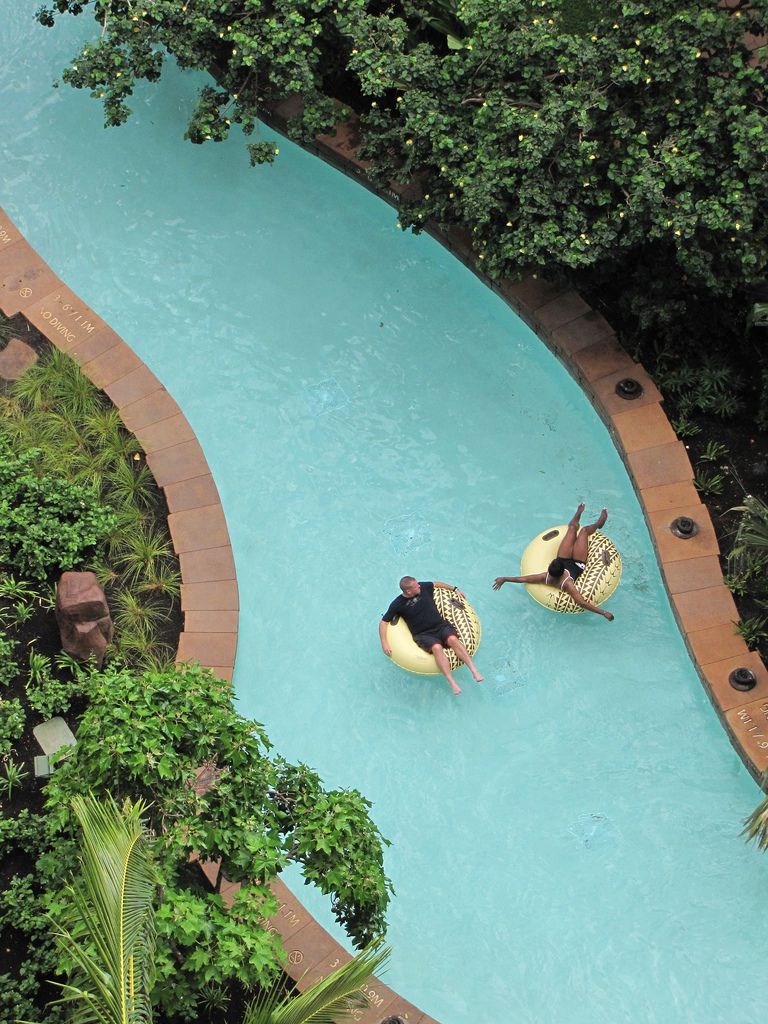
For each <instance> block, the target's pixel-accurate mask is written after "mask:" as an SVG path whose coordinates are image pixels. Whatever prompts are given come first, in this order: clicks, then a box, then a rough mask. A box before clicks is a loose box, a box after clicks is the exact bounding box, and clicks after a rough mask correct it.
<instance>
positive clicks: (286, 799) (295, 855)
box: [46, 666, 391, 1018]
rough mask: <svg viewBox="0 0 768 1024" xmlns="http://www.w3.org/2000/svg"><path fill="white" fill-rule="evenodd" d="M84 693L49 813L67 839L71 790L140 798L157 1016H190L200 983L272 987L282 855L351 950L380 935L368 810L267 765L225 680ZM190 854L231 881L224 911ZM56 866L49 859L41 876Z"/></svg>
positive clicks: (376, 856)
mask: <svg viewBox="0 0 768 1024" xmlns="http://www.w3.org/2000/svg"><path fill="white" fill-rule="evenodd" d="M84 688H85V690H86V692H88V694H89V701H90V703H89V706H88V709H87V710H86V712H85V714H84V716H83V718H82V720H81V722H80V725H79V728H78V737H77V739H78V742H77V745H76V747H74V748H73V749H72V750H71V751H70V753H69V755H68V757H67V758H66V759H65V760H63V761H62V762H61V763H60V764H58V765H57V767H56V770H55V772H54V773H53V775H52V777H51V779H50V781H49V783H48V786H47V789H46V793H47V798H48V800H47V806H48V809H49V811H50V816H51V821H52V824H53V826H54V827H56V828H58V829H60V830H61V831H62V832H63V833H65V834H66V833H67V831H68V830H70V829H71V815H70V810H69V808H70V804H71V800H72V798H73V797H74V796H78V795H80V796H85V795H86V794H87V793H88V792H89V791H91V790H92V791H93V792H94V793H96V794H101V793H105V792H110V793H113V794H114V795H115V797H116V799H118V800H122V799H124V798H125V797H131V798H132V799H136V798H140V799H142V800H145V801H147V802H148V803H150V804H151V807H150V809H149V810H148V816H149V822H150V825H151V827H152V829H153V830H154V831H155V833H156V834H157V836H158V842H157V844H156V847H155V857H156V860H157V864H158V869H159V870H160V872H161V874H162V877H163V902H162V903H161V904H160V906H159V908H158V911H157V915H156V928H157V932H158V937H159V939H160V940H161V941H159V942H158V952H157V957H156V965H155V966H156V973H157V978H158V984H157V986H156V989H155V996H156V998H157V1000H158V1002H159V1003H160V1004H161V1005H162V1007H163V1008H164V1009H165V1010H166V1011H168V1012H170V1013H175V1014H181V1015H184V1016H186V1017H188V1018H191V1017H192V1016H194V1014H195V1013H196V1008H197V1005H198V1002H199V1001H200V999H201V998H202V994H203V991H204V989H205V987H206V986H221V985H224V986H225V985H227V984H228V983H229V982H231V981H232V980H238V981H239V982H241V983H242V984H244V985H246V986H254V985H262V986H268V985H269V984H270V983H271V981H272V980H273V978H274V977H275V975H276V972H277V971H278V969H279V964H280V963H281V956H282V951H281V947H280V940H279V938H278V937H277V936H276V935H275V933H274V932H272V931H271V930H269V928H268V918H269V917H270V916H271V915H272V914H274V913H276V911H277V901H276V899H275V897H274V896H273V895H272V894H271V891H270V889H269V886H268V883H269V881H270V880H271V879H273V878H274V877H275V876H276V875H277V874H278V873H279V872H280V871H281V870H282V869H283V868H284V867H285V865H286V864H287V863H288V862H289V861H291V860H293V861H297V862H299V863H302V864H303V865H304V866H305V872H306V874H307V877H308V878H309V879H310V880H311V881H313V882H314V883H315V884H316V885H318V886H319V887H320V889H321V890H322V891H323V892H325V893H327V894H329V895H330V896H331V899H332V905H333V908H334V912H335V914H336V916H337V918H338V919H339V920H340V921H341V922H342V923H344V924H345V926H346V927H347V929H348V931H349V933H350V934H351V935H352V937H353V939H354V941H355V942H356V944H358V945H359V946H362V945H365V944H367V943H368V942H369V941H370V940H371V939H372V938H374V937H376V936H378V935H381V934H382V933H383V931H384V928H385V917H384V915H385V911H386V907H387V904H388V901H389V896H390V892H391V885H390V882H389V880H388V879H387V877H386V875H385V874H384V871H383V855H382V845H383V843H384V842H385V840H384V839H383V838H382V836H381V835H380V833H379V831H378V829H377V828H376V827H375V825H374V824H373V823H372V822H371V820H370V818H369V816H368V809H369V807H370V804H369V803H368V802H367V801H366V800H364V799H363V797H361V796H360V794H359V793H356V792H355V791H326V790H324V789H323V787H322V785H321V784H320V780H319V779H318V777H317V775H316V774H315V773H314V772H311V771H310V770H309V769H308V768H306V767H305V766H301V765H300V766H292V765H289V764H287V763H286V762H284V761H283V760H282V759H281V758H278V757H270V756H269V749H270V744H269V740H268V739H267V737H266V734H265V733H264V730H263V729H262V727H261V726H260V725H258V724H257V723H254V722H250V721H248V720H246V719H244V718H242V717H241V716H240V715H238V714H236V713H235V712H234V710H233V709H232V705H231V695H230V690H229V686H228V684H227V683H225V682H223V681H222V680H220V679H216V678H215V677H214V676H213V674H212V673H210V672H209V671H206V670H203V669H201V668H199V667H198V666H184V667H183V668H180V669H173V668H169V669H165V670H162V671H157V672H145V673H143V674H142V675H136V674H134V673H132V672H130V671H128V670H126V669H122V668H110V669H109V670H107V671H106V672H104V673H99V672H96V671H92V672H91V674H90V676H89V678H87V679H86V680H85V681H84ZM201 769H202V771H201ZM197 857H199V858H200V859H201V860H205V859H210V860H214V861H220V862H221V875H220V877H226V878H227V879H229V880H231V881H235V882H240V883H242V884H241V887H240V889H239V891H238V893H237V895H236V896H235V899H234V904H233V906H232V907H231V909H230V910H228V909H227V907H226V906H225V904H224V901H223V900H222V897H221V895H220V893H219V892H218V891H214V892H210V891H209V890H208V888H207V887H206V886H205V885H204V883H203V881H202V875H201V873H200V872H199V871H198V870H197V868H195V867H194V866H190V860H191V859H195V858H197ZM66 860H67V857H66V854H64V853H62V852H61V851H59V853H58V857H57V861H56V864H50V869H51V870H52V871H54V872H59V871H60V870H61V868H60V865H61V863H62V862H66Z"/></svg>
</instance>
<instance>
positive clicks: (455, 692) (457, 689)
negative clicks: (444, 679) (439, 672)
mask: <svg viewBox="0 0 768 1024" xmlns="http://www.w3.org/2000/svg"><path fill="white" fill-rule="evenodd" d="M449 682H450V680H449ZM451 689H452V690H453V696H454V697H458V696H459V694H460V693H461V687H460V686H457V685H456V683H451Z"/></svg>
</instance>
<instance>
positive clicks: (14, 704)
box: [0, 698, 27, 757]
mask: <svg viewBox="0 0 768 1024" xmlns="http://www.w3.org/2000/svg"><path fill="white" fill-rule="evenodd" d="M26 717H27V716H26V715H25V714H24V708H23V707H22V706H21V701H19V700H17V699H16V698H14V699H13V700H2V698H0V757H4V756H5V755H6V754H10V752H11V751H12V750H13V745H14V743H15V742H16V740H17V739H19V737H20V736H21V735H22V733H23V732H24V722H25V721H26Z"/></svg>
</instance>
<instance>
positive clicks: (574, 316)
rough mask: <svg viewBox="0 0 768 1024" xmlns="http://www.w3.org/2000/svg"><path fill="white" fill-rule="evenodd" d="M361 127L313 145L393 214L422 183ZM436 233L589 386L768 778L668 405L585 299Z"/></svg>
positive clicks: (740, 733)
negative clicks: (377, 152)
mask: <svg viewBox="0 0 768 1024" xmlns="http://www.w3.org/2000/svg"><path fill="white" fill-rule="evenodd" d="M300 105H301V98H300V97H298V96H291V97H289V98H287V99H286V100H283V101H282V102H280V103H277V104H274V105H273V106H272V107H271V108H270V109H268V110H266V111H265V112H263V114H262V116H263V118H264V120H265V121H266V122H267V123H268V124H269V125H270V126H271V127H272V128H274V129H275V130H277V131H280V132H283V133H284V134H286V133H287V131H286V129H287V122H288V120H289V118H290V117H291V116H292V115H294V114H295V113H296V112H297V110H298V109H299V107H300ZM359 141H360V138H359V132H358V128H357V119H356V117H354V116H353V117H352V118H350V119H349V120H347V121H345V122H342V123H340V124H338V125H337V126H336V130H335V133H334V134H333V135H321V136H318V138H317V139H316V140H314V142H311V143H309V144H307V146H306V147H305V148H306V149H308V150H309V151H310V152H312V153H315V154H316V155H317V156H320V157H322V158H323V159H324V160H326V161H327V162H328V163H330V164H332V165H333V166H334V167H336V168H338V169H339V170H341V171H343V172H344V173H345V174H347V175H348V176H349V177H351V178H354V179H355V180H357V181H358V182H360V184H362V185H364V186H365V187H366V188H368V189H369V190H370V191H372V192H374V193H375V194H376V195H378V196H379V197H380V198H382V199H384V200H385V201H387V202H388V203H390V204H392V205H396V204H397V202H398V200H399V199H401V198H403V197H407V198H409V199H416V198H418V197H419V196H420V194H421V192H420V187H419V184H418V182H417V181H414V182H411V183H410V184H409V185H399V184H397V183H391V185H390V188H388V189H379V188H376V186H374V185H372V184H371V182H370V181H369V180H368V179H367V177H366V174H365V170H366V167H367V166H368V165H367V164H366V162H365V161H363V160H360V159H359V157H358V156H357V147H358V144H359ZM425 230H426V231H427V232H428V233H429V234H430V235H432V237H433V238H435V239H436V240H437V241H439V242H441V243H442V244H443V245H444V246H446V248H448V249H449V250H450V251H451V252H452V253H453V254H454V255H455V256H456V257H457V258H458V259H460V260H461V261H462V262H463V263H464V264H466V266H467V267H468V268H469V269H470V270H471V271H472V272H473V273H474V274H476V275H477V276H478V277H479V278H480V279H481V280H482V281H483V283H484V284H486V285H487V286H488V287H489V288H491V289H492V290H493V291H494V292H496V293H497V295H499V296H500V297H501V298H502V299H504V301H505V302H506V303H507V304H508V305H510V306H511V307H512V308H513V309H514V310H515V312H516V313H517V314H518V315H519V316H520V317H521V318H522V319H523V320H525V322H526V323H527V324H528V325H529V326H530V327H531V328H532V330H533V331H534V332H535V333H536V334H537V335H538V336H539V338H541V340H542V341H543V342H544V343H545V344H546V345H547V346H548V347H549V348H550V349H551V351H552V352H553V353H554V354H555V355H556V356H557V357H558V358H559V359H560V361H561V362H562V363H563V365H564V366H565V368H566V369H567V370H568V371H569V373H570V374H571V376H572V377H574V378H575V380H576V381H577V382H578V383H579V384H580V385H581V387H582V389H583V390H584V391H585V393H586V394H587V396H588V398H589V399H590V401H591V402H592V404H593V406H594V407H595V410H596V411H597V413H598V415H599V416H600V418H601V419H602V420H603V422H604V423H605V425H606V426H607V428H608V431H609V433H610V435H611V437H612V438H613V441H614V444H615V445H616V448H617V450H618V452H619V454H620V455H621V457H622V459H623V461H624V464H625V466H626V467H627V472H628V473H629V477H630V480H631V481H632V484H633V486H634V488H635V491H636V493H637V496H638V499H639V501H640V505H641V507H642V509H643V512H644V514H645V519H646V522H647V524H648V529H649V531H650V534H651V538H652V540H653V544H654V548H655V550H656V558H657V560H658V563H659V567H660V569H661V572H662V576H663V578H664V582H665V585H666V588H667V593H668V596H669V600H670V603H671V605H672V610H673V612H674V614H675V618H676V619H677V623H678V625H679V627H680V631H681V632H682V634H683V638H684V639H685V642H686V645H687V647H688V650H689V652H690V655H691V658H692V660H693V662H694V665H695V666H696V668H697V670H698V673H699V677H700V678H701V681H702V683H703V684H704V688H705V689H706V691H707V693H708V695H709V697H710V700H711V701H712V704H713V705H714V708H715V710H716V712H717V714H718V716H719V718H720V721H721V722H722V724H723V726H724V727H725V729H726V732H727V734H728V736H729V738H730V740H731V743H732V744H733V746H734V748H735V749H736V752H737V753H738V754H739V756H740V757H741V759H742V761H743V762H744V764H745V765H746V767H747V768H748V770H749V771H750V773H751V774H752V776H753V778H754V779H755V781H756V782H758V783H759V782H760V781H761V776H762V773H763V771H764V770H765V769H766V768H768V670H766V666H765V665H764V664H763V662H762V660H761V658H760V656H759V655H758V654H756V653H754V652H752V651H750V650H749V649H748V647H747V645H746V644H745V643H744V641H743V640H742V639H741V637H740V636H739V635H738V633H736V632H735V630H734V625H733V624H734V622H736V621H738V618H739V613H738V611H737V609H736V605H735V603H734V600H733V597H732V595H731V592H730V591H729V590H728V588H727V587H726V586H725V583H724V582H723V575H722V572H721V569H720V563H719V560H718V556H719V553H720V548H719V545H718V542H717V538H716V536H715V531H714V527H713V526H712V520H711V518H710V515H709V511H708V510H707V508H706V506H705V505H704V504H703V503H702V501H701V500H700V498H699V495H698V492H697V490H696V488H695V487H694V485H693V476H694V474H693V468H692V466H691V463H690V461H689V459H688V454H687V451H686V448H685V445H684V444H683V443H682V442H681V441H680V440H679V439H678V437H677V435H676V434H675V432H674V430H673V429H672V426H671V425H670V423H669V420H668V419H667V417H666V414H665V413H664V411H663V409H662V404H661V403H662V400H663V399H662V396H661V394H660V392H659V391H658V389H657V388H656V386H655V384H654V383H653V381H652V380H651V378H650V377H649V375H648V374H647V373H646V372H645V370H644V369H643V367H642V366H641V365H640V363H637V362H635V361H634V360H633V359H632V358H631V357H630V356H629V355H627V353H626V352H625V351H624V349H623V348H622V347H621V345H620V344H619V341H618V339H617V337H616V334H615V332H614V331H613V329H612V327H611V326H610V324H609V323H608V322H607V320H605V319H604V317H603V316H601V314H600V313H598V312H596V311H595V310H593V309H591V308H590V307H589V306H588V305H587V303H586V302H585V301H584V300H583V299H582V298H581V297H580V296H579V295H578V294H577V293H576V292H574V291H570V290H568V289H566V288H563V287H560V286H558V285H554V284H552V283H550V282H548V281H545V280H543V279H542V278H539V277H537V276H536V275H530V276H528V277H526V278H524V279H523V280H522V281H511V280H504V281H501V282H498V281H491V280H490V279H489V278H488V277H487V276H486V275H485V274H484V273H483V271H482V263H481V262H480V261H479V260H478V258H477V257H476V256H475V254H474V253H473V252H472V248H471V237H470V235H469V233H468V232H466V231H462V230H460V229H450V230H448V231H447V232H443V231H441V230H440V229H439V228H438V227H437V226H436V225H434V224H426V225H425ZM624 377H632V378H634V379H635V380H637V381H639V383H640V384H642V387H643V393H642V395H641V396H640V397H639V398H637V399H634V400H632V401H627V400H626V399H623V398H620V397H619V396H618V395H617V394H616V390H615V389H616V384H617V383H618V381H620V380H621V379H622V378H624ZM678 516H689V517H690V518H691V519H694V520H695V521H696V523H697V524H698V526H699V533H698V534H697V535H696V536H695V537H693V538H691V539H689V540H681V539H679V538H678V537H676V536H674V535H673V534H672V533H671V532H670V529H669V527H670V523H671V522H672V521H673V520H674V519H676V518H677V517H678ZM740 666H745V667H747V668H750V669H751V670H752V671H753V672H754V673H755V676H756V678H757V685H756V686H755V688H754V689H753V690H751V691H750V692H749V693H748V694H745V693H742V692H740V691H738V690H734V689H733V687H732V686H731V685H730V683H729V682H728V676H729V674H730V672H731V671H732V670H733V669H734V668H738V667H740Z"/></svg>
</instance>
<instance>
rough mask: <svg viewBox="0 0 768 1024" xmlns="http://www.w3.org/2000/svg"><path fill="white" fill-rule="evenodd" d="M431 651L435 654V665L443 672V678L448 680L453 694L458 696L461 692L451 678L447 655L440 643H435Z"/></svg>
mask: <svg viewBox="0 0 768 1024" xmlns="http://www.w3.org/2000/svg"><path fill="white" fill-rule="evenodd" d="M432 653H433V654H434V656H435V661H436V662H437V667H438V668H439V669H440V671H441V672H442V673H443V675H444V676H445V678H446V679H447V680H448V682H449V684H450V687H451V689H452V690H453V692H454V694H455V696H457V697H458V695H459V694H460V693H461V688H460V687H459V686H458V685H457V683H456V680H455V679H454V678H453V673H452V672H451V666H450V662H449V661H448V655H447V654H446V653H445V651H444V650H443V647H442V644H435V646H434V647H433V648H432Z"/></svg>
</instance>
